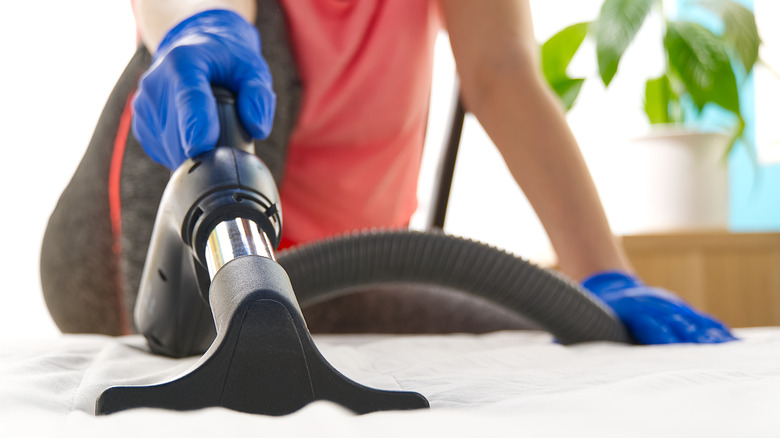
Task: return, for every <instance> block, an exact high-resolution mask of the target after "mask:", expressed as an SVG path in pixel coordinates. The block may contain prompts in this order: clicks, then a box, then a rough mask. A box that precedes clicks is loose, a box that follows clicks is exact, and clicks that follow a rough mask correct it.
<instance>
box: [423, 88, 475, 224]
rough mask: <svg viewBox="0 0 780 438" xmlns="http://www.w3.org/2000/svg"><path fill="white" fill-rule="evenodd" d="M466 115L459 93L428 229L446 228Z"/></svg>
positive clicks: (440, 168)
mask: <svg viewBox="0 0 780 438" xmlns="http://www.w3.org/2000/svg"><path fill="white" fill-rule="evenodd" d="M465 117H466V109H465V108H464V107H463V100H462V99H461V94H460V93H458V103H457V105H456V106H455V111H454V114H453V115H452V122H451V124H450V135H449V137H448V139H447V146H446V149H445V151H444V153H443V154H442V155H443V156H442V159H441V161H440V163H439V168H438V170H437V171H436V182H435V184H436V186H435V188H434V196H435V197H436V198H435V201H434V205H433V215H432V216H431V219H430V223H429V226H428V229H434V228H438V229H442V228H444V217H445V215H446V214H447V204H448V203H449V200H450V189H451V188H452V177H453V174H454V173H455V159H456V158H457V157H458V147H459V146H460V136H461V133H462V132H463V120H464V119H465Z"/></svg>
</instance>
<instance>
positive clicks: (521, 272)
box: [279, 230, 630, 344]
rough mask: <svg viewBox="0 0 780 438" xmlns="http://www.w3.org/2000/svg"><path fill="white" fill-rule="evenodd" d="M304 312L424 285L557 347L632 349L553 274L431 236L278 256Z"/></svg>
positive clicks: (399, 236)
mask: <svg viewBox="0 0 780 438" xmlns="http://www.w3.org/2000/svg"><path fill="white" fill-rule="evenodd" d="M279 263H280V264H281V265H282V266H283V267H284V269H285V270H286V271H287V273H288V275H289V276H290V280H291V282H292V286H293V289H294V290H295V292H296V295H297V297H298V300H299V302H300V303H301V306H302V307H306V306H307V305H309V304H313V303H317V302H321V301H325V300H328V299H331V298H335V297H338V296H341V295H345V294H348V293H351V292H354V291H358V290H366V289H371V288H374V287H379V288H381V289H385V290H386V289H388V288H387V287H386V286H388V285H393V284H410V283H411V284H424V285H432V286H438V287H444V288H447V289H453V290H456V291H462V292H464V293H467V294H471V295H476V296H479V297H481V298H484V299H486V300H488V301H490V302H493V303H495V304H497V305H499V306H501V307H503V308H506V309H508V310H510V311H513V312H516V313H518V314H520V315H521V316H522V317H524V318H526V319H528V320H530V321H532V322H533V323H535V324H536V325H538V326H539V327H541V328H543V329H545V330H547V331H549V332H550V333H552V334H553V335H554V336H555V337H556V338H557V340H558V341H559V342H561V343H562V344H573V343H577V342H586V341H602V340H603V341H615V342H630V336H629V335H628V333H627V332H626V330H625V328H624V327H623V325H622V324H621V323H620V321H619V320H618V319H617V318H616V317H615V316H614V314H613V313H612V312H611V311H610V310H609V309H607V308H606V307H605V306H603V305H602V304H601V303H599V302H597V301H596V300H595V299H593V298H591V297H590V295H588V294H586V293H585V292H584V291H583V290H582V289H581V288H580V287H579V286H577V285H575V284H574V283H572V282H570V281H568V280H566V279H564V278H563V277H561V276H559V275H557V274H556V273H554V272H553V271H551V270H547V269H543V268H540V267H538V266H535V265H533V264H531V263H529V262H527V261H525V260H522V259H520V258H517V257H515V256H513V255H511V254H508V253H506V252H504V251H501V250H498V249H496V248H494V247H491V246H488V245H485V244H482V243H479V242H475V241H472V240H466V239H463V238H459V237H453V236H448V235H445V234H443V233H436V232H416V231H407V230H402V231H370V232H360V233H354V234H348V235H344V236H340V237H335V238H331V239H326V240H322V241H318V242H315V243H312V244H307V245H302V246H299V247H296V248H293V249H290V250H288V251H285V252H282V253H280V254H279Z"/></svg>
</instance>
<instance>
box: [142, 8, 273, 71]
mask: <svg viewBox="0 0 780 438" xmlns="http://www.w3.org/2000/svg"><path fill="white" fill-rule="evenodd" d="M214 27H217V28H224V29H231V30H234V31H236V32H238V33H244V32H249V33H250V34H252V36H253V37H254V38H247V39H246V41H248V42H253V41H256V42H257V43H256V44H257V47H256V49H257V52H258V53H259V52H260V34H259V33H258V32H257V29H256V28H255V26H254V25H252V24H251V23H249V22H248V21H247V20H246V19H245V18H244V17H242V16H241V15H240V14H239V13H237V12H234V11H231V10H228V9H209V10H206V11H201V12H198V13H196V14H193V15H191V16H189V17H187V18H186V19H184V20H183V21H181V22H179V24H177V25H176V26H174V27H173V28H172V29H171V30H169V31H168V32H167V33H166V34H165V36H164V37H163V39H162V41H160V45H159V46H158V47H157V51H156V52H155V54H154V58H155V59H156V58H157V57H158V56H161V55H163V54H165V53H166V52H167V51H168V50H170V48H171V47H170V46H172V45H173V44H174V43H175V42H176V41H177V40H178V39H179V38H180V37H182V36H185V35H187V34H188V33H190V32H192V31H200V32H206V33H212V32H213V31H211V30H209V28H212V29H213V28H214Z"/></svg>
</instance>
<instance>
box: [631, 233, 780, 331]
mask: <svg viewBox="0 0 780 438" xmlns="http://www.w3.org/2000/svg"><path fill="white" fill-rule="evenodd" d="M622 240H623V245H624V246H625V248H626V251H627V252H628V256H629V258H630V259H631V262H632V263H633V264H634V267H635V268H636V270H637V272H638V273H639V275H640V276H641V277H642V279H643V280H644V281H645V282H646V283H648V284H651V285H654V286H660V287H663V288H666V289H669V290H671V291H674V292H675V293H677V294H679V295H680V296H682V297H683V298H684V299H685V300H687V301H688V302H690V303H691V304H693V305H694V306H695V307H697V308H699V309H701V310H703V311H705V312H708V313H710V314H712V315H714V316H716V317H717V318H719V319H720V320H722V321H724V322H725V323H726V324H728V325H729V326H731V327H752V326H771V325H772V326H773V325H780V233H727V232H694V233H674V234H656V235H636V236H623V237H622Z"/></svg>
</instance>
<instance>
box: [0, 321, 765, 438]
mask: <svg viewBox="0 0 780 438" xmlns="http://www.w3.org/2000/svg"><path fill="white" fill-rule="evenodd" d="M736 333H737V335H738V336H739V337H740V338H741V340H740V341H739V342H734V343H729V344H723V345H671V346H641V347H640V346H628V345H622V344H615V343H608V342H593V343H584V344H579V345H575V346H562V345H560V344H557V343H555V342H553V338H552V337H551V336H550V335H549V334H547V333H544V332H538V331H499V332H493V333H487V334H480V335H473V334H446V335H316V336H315V341H316V343H317V345H318V347H319V348H320V349H321V351H322V353H323V354H324V355H325V356H326V358H327V359H328V360H329V361H330V362H331V363H332V364H333V365H334V366H336V368H337V369H339V370H340V371H342V372H343V373H344V374H345V375H347V376H349V377H350V378H352V379H354V380H356V381H358V382H360V383H364V384H366V385H370V386H374V387H378V388H383V389H406V390H414V391H418V392H420V393H422V394H424V395H425V396H426V397H427V398H428V400H429V401H430V404H431V408H430V409H429V410H419V411H405V412H379V413H373V414H367V415H362V416H357V415H354V414H352V413H351V412H349V411H347V410H345V409H343V408H341V407H340V406H337V405H335V404H332V403H329V402H315V403H313V404H310V405H308V406H307V407H305V408H303V409H302V410H300V411H298V412H296V413H294V414H292V415H289V416H285V417H267V416H259V415H249V414H243V413H238V412H233V411H229V410H226V409H222V408H211V409H206V410H201V411H193V412H184V413H182V412H171V411H164V410H155V409H138V410H131V411H125V412H122V413H118V414H113V415H110V416H102V417H96V416H94V415H93V410H94V403H95V399H96V397H97V395H98V394H99V393H100V391H102V389H104V388H106V387H107V386H111V385H116V384H132V383H137V384H141V383H151V382H154V381H158V380H160V379H162V378H164V377H165V376H170V375H173V374H177V373H179V372H182V371H184V370H186V369H187V368H188V367H189V366H190V365H192V364H193V363H194V361H195V360H196V358H187V359H169V358H164V357H160V356H155V355H152V354H149V353H148V352H147V347H146V344H145V342H144V340H143V338H142V337H140V336H128V337H120V338H111V337H105V336H97V335H62V336H59V337H53V338H38V339H22V338H5V339H2V340H0V342H2V348H0V418H2V423H0V424H2V426H0V429H2V430H3V432H2V434H1V435H2V436H7V437H10V436H58V437H79V438H81V437H88V436H101V437H103V436H132V437H142V436H145V435H150V434H154V435H155V436H162V435H173V434H175V435H179V436H188V437H201V436H203V437H215V436H241V435H246V434H250V433H251V434H256V435H258V436H288V437H296V436H344V437H353V436H354V437H366V436H401V435H406V436H447V437H461V436H463V437H473V436H510V435H514V436H534V437H548V436H556V437H557V436H572V435H576V436H599V437H603V436H708V437H721V436H722V437H733V436H752V437H755V436H773V437H775V436H778V435H780V415H778V413H777V410H778V407H780V328H777V327H764V328H749V329H740V330H737V331H736ZM282 434H284V435H282Z"/></svg>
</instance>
